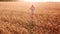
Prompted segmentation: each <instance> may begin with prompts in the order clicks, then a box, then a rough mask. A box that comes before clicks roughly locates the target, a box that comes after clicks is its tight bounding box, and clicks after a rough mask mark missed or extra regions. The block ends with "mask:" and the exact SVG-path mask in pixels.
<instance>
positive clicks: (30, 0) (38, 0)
mask: <svg viewBox="0 0 60 34" xmlns="http://www.w3.org/2000/svg"><path fill="white" fill-rule="evenodd" d="M0 1H25V2H60V0H0Z"/></svg>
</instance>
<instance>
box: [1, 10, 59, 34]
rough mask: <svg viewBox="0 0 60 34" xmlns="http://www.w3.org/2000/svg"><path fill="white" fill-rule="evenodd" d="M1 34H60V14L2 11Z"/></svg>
mask: <svg viewBox="0 0 60 34" xmlns="http://www.w3.org/2000/svg"><path fill="white" fill-rule="evenodd" d="M32 20H33V23H32ZM0 34H60V14H59V13H57V12H53V13H52V12H49V13H45V14H44V13H38V14H37V13H36V14H34V16H33V19H32V18H31V13H26V12H22V11H21V12H19V11H18V12H17V11H12V10H0Z"/></svg>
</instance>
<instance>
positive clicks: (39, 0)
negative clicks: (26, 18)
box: [22, 0, 47, 2]
mask: <svg viewBox="0 0 60 34" xmlns="http://www.w3.org/2000/svg"><path fill="white" fill-rule="evenodd" d="M22 1H24V2H47V0H22Z"/></svg>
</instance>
